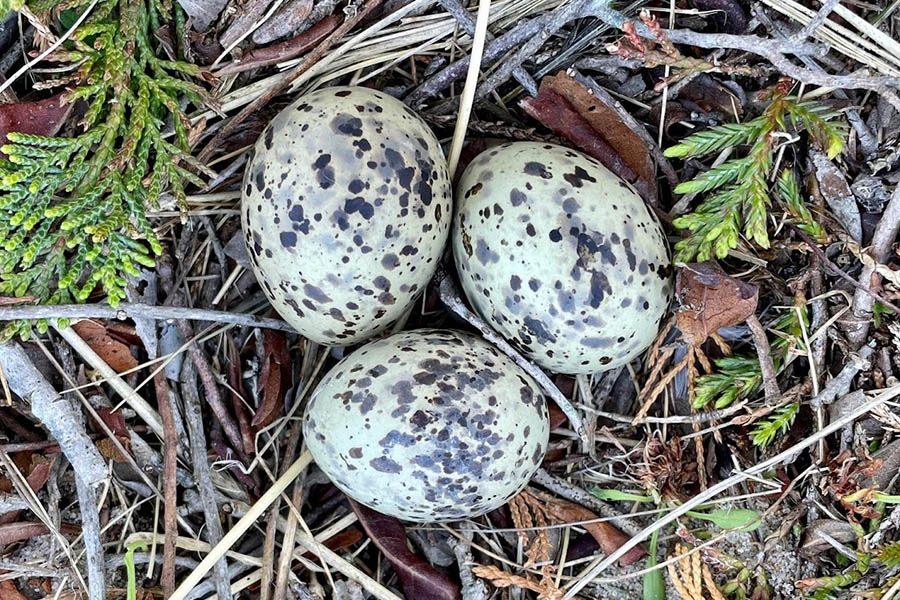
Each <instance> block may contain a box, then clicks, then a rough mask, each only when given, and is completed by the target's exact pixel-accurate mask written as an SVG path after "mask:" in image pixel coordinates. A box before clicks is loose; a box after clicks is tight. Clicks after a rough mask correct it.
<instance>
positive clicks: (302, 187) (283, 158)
mask: <svg viewBox="0 0 900 600" xmlns="http://www.w3.org/2000/svg"><path fill="white" fill-rule="evenodd" d="M451 210H452V194H451V188H450V178H449V174H448V171H447V165H446V161H445V159H444V156H443V153H442V150H441V147H440V145H439V144H438V141H437V139H436V138H435V136H434V134H433V133H432V132H431V130H430V129H428V127H427V126H426V125H425V123H424V122H423V121H422V120H421V119H420V118H419V117H418V116H417V115H416V114H415V113H414V112H413V111H411V110H410V109H409V108H407V107H406V106H405V105H404V104H403V103H402V102H400V101H399V100H397V99H395V98H393V97H391V96H388V95H387V94H383V93H381V92H377V91H373V90H369V89H366V88H361V87H330V88H324V89H320V90H316V91H314V92H311V93H309V94H306V95H303V96H301V97H300V98H298V99H297V100H296V101H294V102H293V103H292V104H291V105H289V106H288V107H287V108H285V109H284V110H282V111H281V112H280V113H279V114H278V115H277V116H276V117H275V118H274V119H273V120H272V121H271V122H270V123H269V124H268V125H267V126H266V128H265V130H264V131H263V133H262V135H261V136H260V138H259V140H258V142H257V143H256V146H255V147H254V150H253V153H252V156H251V158H250V160H249V162H248V165H247V168H246V171H245V175H244V184H243V194H242V206H241V218H242V226H243V230H244V234H245V239H246V243H247V247H248V252H249V255H250V262H251V265H252V267H253V271H254V273H255V275H256V277H257V279H258V281H259V282H260V285H261V286H262V288H263V290H264V291H265V293H266V296H267V297H268V298H269V300H270V302H271V303H272V306H273V307H274V308H275V309H276V310H277V311H278V313H279V314H280V315H281V316H282V317H283V318H284V319H285V320H286V321H287V322H288V323H290V324H291V325H292V326H293V327H294V328H296V329H297V331H298V332H299V333H301V334H303V335H304V336H306V337H307V338H309V339H311V340H313V341H315V342H318V343H321V344H336V345H349V344H353V343H357V342H361V341H364V340H366V339H368V338H370V337H372V336H374V335H376V334H378V333H380V332H382V331H384V330H385V329H387V328H388V327H390V326H391V325H392V324H393V323H395V322H396V321H397V319H399V318H400V317H401V316H402V315H403V314H404V312H406V311H407V310H408V309H409V308H410V307H411V305H412V303H413V302H414V301H415V299H416V297H417V296H418V294H419V293H420V292H421V291H422V289H424V287H425V285H426V284H427V282H428V281H429V279H430V278H431V276H432V274H433V273H434V270H435V267H436V266H437V262H438V258H439V256H440V254H441V252H442V250H443V248H444V244H445V243H446V240H447V237H448V234H449V227H450V221H451V216H452V215H451Z"/></svg>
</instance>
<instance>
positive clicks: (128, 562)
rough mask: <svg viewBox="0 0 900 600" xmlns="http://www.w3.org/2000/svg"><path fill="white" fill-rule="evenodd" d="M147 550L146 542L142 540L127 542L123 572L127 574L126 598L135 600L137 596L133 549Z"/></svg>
mask: <svg viewBox="0 0 900 600" xmlns="http://www.w3.org/2000/svg"><path fill="white" fill-rule="evenodd" d="M135 550H144V551H146V550H147V544H145V543H144V542H134V543H133V544H129V545H128V548H126V549H125V572H126V574H127V575H128V583H127V587H126V588H125V598H126V600H136V598H137V576H136V575H135V572H134V551H135Z"/></svg>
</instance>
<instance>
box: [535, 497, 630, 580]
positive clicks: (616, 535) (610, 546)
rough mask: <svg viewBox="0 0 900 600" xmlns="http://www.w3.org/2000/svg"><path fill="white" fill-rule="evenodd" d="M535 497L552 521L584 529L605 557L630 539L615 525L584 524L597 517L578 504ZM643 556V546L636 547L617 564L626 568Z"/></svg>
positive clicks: (606, 523) (601, 523)
mask: <svg viewBox="0 0 900 600" xmlns="http://www.w3.org/2000/svg"><path fill="white" fill-rule="evenodd" d="M536 496H537V497H539V498H541V499H542V500H543V501H544V502H545V503H546V504H545V507H546V511H547V514H548V515H550V516H551V517H552V518H553V519H554V521H556V522H558V523H578V524H579V526H580V527H584V529H586V530H587V531H588V533H590V534H591V535H592V536H593V537H594V539H595V540H597V543H598V544H599V545H600V549H601V550H602V551H603V553H604V554H606V555H609V554H612V553H613V552H615V551H616V550H618V549H619V548H620V547H621V546H622V544H624V543H625V542H627V541H628V540H629V539H630V538H629V537H628V536H627V535H625V534H624V533H622V532H621V531H619V530H618V529H617V528H616V527H615V525H613V524H612V523H609V522H608V521H601V522H599V523H597V522H594V523H589V522H585V521H596V519H597V518H598V517H597V515H596V514H595V513H594V512H592V511H590V510H588V509H587V508H585V507H583V506H581V505H579V504H575V503H574V502H569V501H568V500H562V499H560V498H554V497H552V496H550V495H549V494H543V493H540V494H536ZM645 556H647V551H646V550H644V548H643V546H640V545H637V546H635V547H634V548H632V549H631V550H629V551H628V552H626V553H625V554H624V555H623V556H622V558H620V559H619V564H620V565H621V566H623V567H627V566H628V565H630V564H633V563H635V562H637V561H639V560H640V559H642V558H643V557H645Z"/></svg>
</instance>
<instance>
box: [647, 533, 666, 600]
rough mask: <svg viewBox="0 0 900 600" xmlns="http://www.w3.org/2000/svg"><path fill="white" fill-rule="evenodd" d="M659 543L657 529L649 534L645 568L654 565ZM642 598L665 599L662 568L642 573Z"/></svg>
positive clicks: (664, 581) (648, 599) (650, 599)
mask: <svg viewBox="0 0 900 600" xmlns="http://www.w3.org/2000/svg"><path fill="white" fill-rule="evenodd" d="M658 543H659V529H657V530H656V531H654V532H653V533H652V534H650V547H649V548H648V549H647V552H648V553H649V554H650V556H648V557H647V563H646V566H645V568H647V569H651V568H653V567H655V566H656V562H657V561H656V553H657V545H658ZM643 592H644V594H643V595H644V600H665V598H666V580H665V579H664V578H663V573H662V569H653V570H652V571H650V572H649V573H645V574H644V584H643Z"/></svg>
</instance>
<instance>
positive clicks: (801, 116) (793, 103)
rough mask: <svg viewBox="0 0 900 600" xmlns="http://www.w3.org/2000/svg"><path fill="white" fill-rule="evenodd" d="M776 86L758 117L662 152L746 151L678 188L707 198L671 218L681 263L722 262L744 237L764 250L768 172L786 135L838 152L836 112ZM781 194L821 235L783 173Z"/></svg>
mask: <svg viewBox="0 0 900 600" xmlns="http://www.w3.org/2000/svg"><path fill="white" fill-rule="evenodd" d="M787 92H788V89H787V86H783V85H779V86H778V87H777V88H776V90H775V92H774V93H773V94H772V101H771V103H770V104H769V106H768V107H766V109H765V111H763V114H762V115H760V116H759V117H757V118H755V119H753V120H751V121H748V122H746V123H727V124H724V125H720V126H718V127H713V128H711V129H708V130H705V131H701V132H698V133H696V134H694V135H691V136H689V137H688V138H686V139H685V140H683V141H682V142H681V143H680V144H677V145H675V146H672V147H670V148H668V149H667V150H666V151H665V155H666V156H668V157H678V158H690V157H697V156H704V155H707V154H710V153H713V152H719V151H721V150H724V149H726V148H734V147H736V146H744V145H746V146H749V150H748V153H747V155H746V156H743V157H738V158H732V159H730V160H727V161H725V162H724V163H722V164H721V165H718V166H716V167H713V168H712V169H710V170H708V171H706V172H705V173H702V174H700V175H699V176H698V177H696V178H694V179H693V180H691V181H686V182H683V183H681V184H679V185H678V186H677V187H676V188H675V192H676V193H678V194H695V193H709V195H708V196H706V198H705V199H704V200H703V201H702V202H701V203H700V205H699V206H698V207H697V208H696V209H695V210H694V211H693V212H690V213H688V214H685V215H682V216H681V217H678V218H677V219H675V220H674V221H673V224H674V225H675V226H676V227H679V228H681V229H688V230H690V235H688V237H687V238H685V239H683V240H681V241H680V242H678V243H677V244H675V260H676V261H678V262H691V261H692V260H699V261H704V260H708V259H710V258H712V257H713V256H717V257H719V258H724V257H725V256H726V255H727V254H728V252H729V251H730V250H731V249H733V248H736V247H737V245H738V240H739V238H740V236H741V235H743V236H746V238H747V239H749V240H752V241H754V242H755V243H756V244H758V245H759V246H760V247H762V248H768V247H769V234H768V228H767V215H768V211H769V208H770V207H771V205H772V197H771V195H770V184H769V180H770V171H771V170H772V157H773V156H774V153H775V152H774V150H775V143H776V141H777V140H778V138H779V137H780V136H783V134H785V133H790V132H799V131H806V132H808V133H809V135H810V137H811V138H812V139H813V140H814V141H816V142H817V143H818V144H819V145H821V146H822V147H823V148H825V150H826V152H827V154H828V156H829V158H834V157H835V156H837V155H838V154H839V153H840V151H841V149H842V148H843V139H844V128H843V126H842V125H841V124H839V123H836V122H833V120H834V119H835V118H836V117H837V113H835V112H832V111H830V110H829V109H828V108H827V107H826V106H824V105H822V104H817V103H813V102H801V101H798V100H796V99H794V98H791V97H789V96H788V95H787ZM778 191H779V194H778V195H779V197H780V199H781V201H782V202H783V204H784V205H785V210H786V212H787V213H788V214H789V215H790V217H791V219H792V220H793V221H795V222H796V223H797V225H798V227H800V228H801V229H803V230H804V231H805V232H806V233H808V234H809V235H811V236H812V237H814V238H816V239H823V238H824V236H825V232H824V230H823V229H822V227H821V226H820V225H819V224H818V223H816V222H815V220H814V219H813V218H812V215H811V214H810V212H809V210H808V209H807V208H806V207H805V205H804V203H803V201H802V199H801V197H800V194H799V189H798V187H797V185H796V181H795V180H794V179H793V175H792V174H790V171H788V170H785V171H784V172H782V177H781V178H779V183H778Z"/></svg>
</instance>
